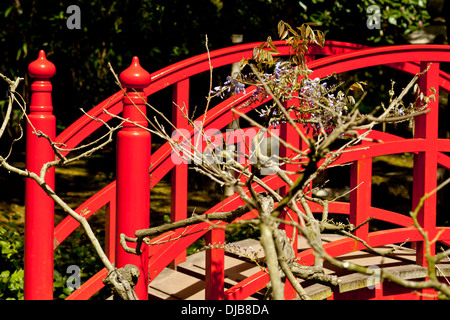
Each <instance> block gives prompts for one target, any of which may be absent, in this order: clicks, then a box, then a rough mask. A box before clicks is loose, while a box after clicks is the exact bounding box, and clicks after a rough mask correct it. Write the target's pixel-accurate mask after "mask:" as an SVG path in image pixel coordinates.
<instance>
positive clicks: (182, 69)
mask: <svg viewBox="0 0 450 320" xmlns="http://www.w3.org/2000/svg"><path fill="white" fill-rule="evenodd" d="M259 44H260V43H250V44H243V45H237V46H232V47H228V48H224V49H219V50H214V51H211V52H210V57H208V54H207V53H205V54H201V55H198V56H196V57H193V58H189V59H186V60H183V61H181V62H178V63H175V64H173V65H171V66H169V67H166V68H164V69H161V70H159V71H156V72H154V73H152V74H151V78H152V83H151V84H150V86H148V87H147V88H146V89H145V90H144V91H145V93H146V94H147V95H151V94H153V93H155V92H157V91H159V90H162V89H164V88H166V87H168V86H170V85H173V84H174V83H176V82H178V81H181V80H183V79H186V78H189V77H191V76H193V75H195V74H198V73H201V72H204V71H207V70H209V59H211V65H212V66H213V68H218V67H221V66H224V65H227V64H230V63H234V62H239V61H240V60H242V58H243V57H245V58H249V57H251V55H252V53H253V48H254V47H255V46H257V45H259ZM275 44H276V45H277V48H278V49H279V51H280V55H289V53H290V47H289V46H287V45H286V44H285V42H284V41H276V42H275ZM395 47H405V48H404V49H403V50H402V51H401V52H405V49H408V48H409V49H414V48H416V49H415V50H416V51H415V52H416V54H421V52H422V53H423V52H427V49H426V48H428V47H430V49H432V50H435V49H436V47H441V51H442V50H443V48H445V46H437V45H433V46H429V45H419V46H392V47H382V48H395ZM419 47H422V48H419ZM432 47H433V48H432ZM355 50H357V51H358V53H359V52H361V51H363V50H374V51H370V52H366V56H367V55H368V54H369V55H370V54H378V55H381V54H383V55H384V54H387V53H388V52H389V50H388V51H386V50H380V48H368V47H367V46H363V45H358V44H353V43H347V42H338V41H327V42H326V44H325V46H324V48H320V47H318V46H311V47H310V55H336V56H334V57H335V58H338V57H341V56H342V55H344V54H346V55H348V54H351V53H352V52H353V51H355ZM380 51H381V52H380ZM356 56H358V57H359V59H361V58H362V57H361V54H357V55H356ZM346 59H347V60H348V59H350V58H346ZM319 60H321V61H322V60H323V58H322V59H319ZM319 60H317V61H319ZM417 60H425V56H416V57H415V58H414V59H411V60H409V61H410V62H406V63H403V62H404V61H398V59H397V61H392V62H387V61H381V62H380V61H379V63H378V64H387V65H388V66H389V67H392V68H395V69H399V70H403V71H405V72H408V73H417V72H418V71H419V67H418V65H417V64H415V63H412V62H411V61H417ZM447 60H448V59H447ZM317 61H314V62H311V63H314V65H315V63H316V62H317ZM327 61H328V60H327ZM339 61H340V60H339V59H338V60H336V59H332V60H331V61H328V65H330V64H333V63H338V62H339ZM441 61H442V60H441ZM326 63H327V62H324V65H322V66H321V67H324V66H325V64H326ZM313 67H314V66H313V65H312V64H311V65H310V68H313ZM317 67H319V65H317ZM350 70H351V69H350ZM440 77H441V86H442V88H443V89H444V90H446V91H447V92H450V75H448V74H447V73H445V72H442V71H441V72H440ZM122 98H123V93H122V92H121V91H118V92H117V93H115V94H114V95H112V96H111V97H109V98H107V99H105V100H104V101H102V102H101V103H100V104H98V105H97V106H96V107H94V108H92V109H91V110H90V111H89V112H88V114H89V115H90V116H91V117H96V118H101V119H102V120H104V121H108V120H110V119H111V117H110V116H108V115H106V114H104V113H103V110H104V109H106V110H108V111H109V112H110V113H112V114H120V113H121V112H122V109H123V105H122ZM101 125H102V124H101V123H100V122H97V121H94V120H93V119H91V118H90V117H88V116H86V115H83V116H82V117H80V118H79V119H78V120H77V121H75V122H74V123H73V124H72V125H71V126H69V127H68V128H67V129H66V130H64V131H63V132H62V133H61V134H59V135H58V137H57V141H58V142H61V143H65V144H66V146H67V149H71V148H74V147H76V146H77V145H78V144H79V143H80V142H81V141H83V140H84V139H85V138H86V137H88V136H89V135H90V134H91V133H92V132H94V131H95V130H97V129H98V128H99V127H100V126H101ZM67 153H68V152H66V153H65V154H67Z"/></svg>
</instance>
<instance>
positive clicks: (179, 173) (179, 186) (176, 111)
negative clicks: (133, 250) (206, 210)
mask: <svg viewBox="0 0 450 320" xmlns="http://www.w3.org/2000/svg"><path fill="white" fill-rule="evenodd" d="M173 102H174V104H173V106H172V123H173V125H174V126H175V127H176V128H183V127H184V128H186V129H188V119H187V118H186V115H189V78H187V79H184V80H182V81H180V82H177V83H176V84H175V85H174V91H173ZM174 130H175V129H174ZM178 160H179V161H178V163H177V165H175V166H174V167H173V169H172V172H171V173H172V176H171V179H172V180H171V181H172V182H171V200H172V201H171V216H170V218H171V221H172V222H173V221H180V220H183V219H186V218H187V201H188V192H187V190H188V164H187V161H185V160H184V159H181V158H180V159H178ZM184 261H186V251H184V252H182V253H181V254H180V255H179V256H178V257H177V258H175V260H174V262H173V264H172V267H175V266H176V265H177V264H179V263H181V262H184Z"/></svg>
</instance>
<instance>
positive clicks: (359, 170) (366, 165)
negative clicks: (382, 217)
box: [350, 155, 372, 240]
mask: <svg viewBox="0 0 450 320" xmlns="http://www.w3.org/2000/svg"><path fill="white" fill-rule="evenodd" d="M350 189H351V190H353V191H352V192H351V193H350V223H352V224H353V225H354V226H355V227H356V226H358V225H360V224H361V223H363V222H364V221H366V220H367V218H368V217H369V211H370V206H371V205H372V158H370V157H369V156H368V155H366V158H365V159H361V160H358V161H355V162H353V163H352V164H351V165H350ZM368 233H369V224H368V223H366V224H364V225H363V226H361V227H360V228H358V229H357V230H356V231H355V236H357V237H359V238H361V239H363V240H367V236H368Z"/></svg>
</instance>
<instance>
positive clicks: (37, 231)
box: [24, 50, 56, 300]
mask: <svg viewBox="0 0 450 320" xmlns="http://www.w3.org/2000/svg"><path fill="white" fill-rule="evenodd" d="M28 72H29V74H30V76H32V77H33V78H34V82H33V83H32V84H31V102H30V113H29V115H28V119H29V120H30V122H31V123H32V125H33V127H32V126H31V125H30V124H29V123H27V126H26V153H25V156H26V160H25V162H26V169H27V170H28V171H29V172H34V173H36V174H37V175H40V171H41V168H42V165H43V164H45V163H47V162H50V161H53V160H54V159H55V154H54V153H53V150H52V148H51V146H50V143H49V142H48V141H47V140H46V139H45V138H39V137H38V136H37V135H36V132H37V131H41V132H43V133H45V134H46V135H48V137H49V138H50V139H51V140H52V141H55V136H56V119H55V116H54V115H53V113H52V111H53V106H52V96H51V92H52V84H51V83H50V80H49V79H50V78H51V77H53V76H54V74H55V72H56V68H55V65H54V64H53V63H51V62H50V61H48V60H47V58H46V57H45V52H44V50H41V51H39V57H38V58H37V60H35V61H33V62H31V63H30V64H29V66H28ZM45 181H46V183H47V184H48V186H49V187H50V188H52V189H53V190H55V169H54V168H51V169H50V170H48V172H47V173H46V175H45ZM25 202H26V204H27V205H26V206H25V267H24V272H25V287H24V292H25V300H51V299H53V228H54V202H53V200H52V199H51V198H50V197H49V196H48V195H47V194H46V193H45V192H44V191H43V190H42V188H41V187H40V186H39V185H38V184H37V183H36V182H35V181H34V180H31V179H29V178H28V179H26V180H25Z"/></svg>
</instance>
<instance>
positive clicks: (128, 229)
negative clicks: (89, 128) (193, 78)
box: [115, 57, 151, 300]
mask: <svg viewBox="0 0 450 320" xmlns="http://www.w3.org/2000/svg"><path fill="white" fill-rule="evenodd" d="M119 79H120V81H121V83H122V86H124V87H125V88H127V95H126V96H124V98H123V104H124V110H123V118H125V119H129V120H130V121H132V122H135V123H136V124H139V125H141V126H143V127H146V126H147V120H146V118H145V115H146V105H145V103H144V101H145V99H146V97H145V95H144V93H143V90H142V89H143V88H144V87H146V86H148V84H149V83H150V74H149V73H148V72H147V71H145V70H144V69H143V68H142V67H141V66H140V64H139V60H138V58H137V57H134V58H133V61H132V63H131V65H130V67H128V68H127V69H126V70H125V71H123V72H122V73H121V74H120V76H119ZM143 100H144V101H143ZM150 154H151V136H150V132H148V131H147V130H145V129H143V128H142V127H138V126H137V125H135V124H134V123H130V122H125V123H124V124H123V128H122V129H121V130H120V131H119V132H118V133H117V155H116V159H117V160H116V161H117V162H116V179H117V188H116V199H117V214H116V217H117V222H116V232H117V233H116V254H115V256H116V267H117V268H122V267H123V266H125V265H126V264H133V265H135V266H137V267H138V268H139V271H140V276H139V280H138V283H137V284H136V286H135V291H136V295H137V296H138V298H139V299H140V300H145V299H147V295H148V247H147V246H143V247H142V254H141V255H134V254H131V253H127V252H125V250H123V248H122V246H121V245H120V234H122V233H123V234H125V235H127V236H131V237H133V236H134V232H135V231H136V230H138V229H145V228H148V227H149V225H150V175H149V169H150Z"/></svg>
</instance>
